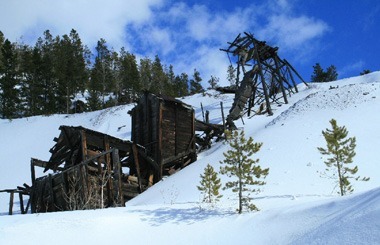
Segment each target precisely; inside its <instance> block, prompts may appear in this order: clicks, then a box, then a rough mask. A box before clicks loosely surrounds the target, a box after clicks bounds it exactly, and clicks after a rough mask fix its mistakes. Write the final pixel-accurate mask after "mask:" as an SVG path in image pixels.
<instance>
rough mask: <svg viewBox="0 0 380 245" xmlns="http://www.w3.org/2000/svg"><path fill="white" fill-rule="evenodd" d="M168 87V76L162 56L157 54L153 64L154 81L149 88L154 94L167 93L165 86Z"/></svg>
mask: <svg viewBox="0 0 380 245" xmlns="http://www.w3.org/2000/svg"><path fill="white" fill-rule="evenodd" d="M167 87H168V77H167V76H166V74H165V72H164V68H163V67H162V64H161V60H160V58H159V57H158V55H156V56H155V58H154V61H153V64H152V83H151V84H150V86H149V90H150V92H152V93H154V94H166V93H165V92H166V91H165V88H167Z"/></svg>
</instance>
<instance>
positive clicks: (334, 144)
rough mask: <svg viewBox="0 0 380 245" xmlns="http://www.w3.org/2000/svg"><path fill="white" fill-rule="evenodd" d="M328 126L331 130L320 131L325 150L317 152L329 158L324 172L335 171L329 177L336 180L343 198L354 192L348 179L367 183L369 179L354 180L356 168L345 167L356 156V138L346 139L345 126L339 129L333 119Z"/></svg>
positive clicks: (320, 148)
mask: <svg viewBox="0 0 380 245" xmlns="http://www.w3.org/2000/svg"><path fill="white" fill-rule="evenodd" d="M330 124H331V126H332V129H326V131H322V134H323V136H324V138H325V140H326V143H327V148H326V149H324V148H322V147H318V150H319V152H320V153H321V154H322V155H328V156H330V157H329V158H327V160H326V161H325V164H326V166H327V168H326V172H329V168H334V169H335V170H334V171H336V174H335V173H333V174H332V176H330V177H332V178H334V179H337V182H338V186H339V192H338V193H339V194H340V195H341V196H344V195H346V194H348V193H351V192H353V190H354V189H353V187H352V185H351V183H350V181H349V179H355V180H361V181H368V180H369V178H366V177H364V178H361V179H360V176H359V177H356V178H355V177H354V175H355V174H356V173H357V172H358V167H357V166H355V167H353V168H349V167H347V166H345V165H346V164H350V163H352V161H353V160H352V159H353V157H354V156H355V155H356V153H355V147H356V138H355V137H350V138H347V135H348V130H347V129H346V127H345V126H342V127H339V126H338V125H337V122H336V120H335V119H331V120H330ZM326 172H325V173H326ZM337 175H338V176H337Z"/></svg>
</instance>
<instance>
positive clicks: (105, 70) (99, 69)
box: [90, 38, 115, 107]
mask: <svg viewBox="0 0 380 245" xmlns="http://www.w3.org/2000/svg"><path fill="white" fill-rule="evenodd" d="M95 49H96V52H97V55H96V57H95V64H94V66H93V68H92V70H91V81H90V83H93V85H94V86H93V87H92V88H93V89H99V90H98V91H96V93H93V94H98V92H99V93H100V96H101V97H102V107H104V106H105V104H106V101H105V97H106V95H107V94H108V93H111V92H113V91H115V77H114V72H113V70H112V64H113V60H112V52H111V51H110V50H109V48H108V47H107V44H106V41H105V40H104V39H103V38H101V39H100V40H99V41H98V43H97V46H96V48H95ZM94 92H95V91H94Z"/></svg>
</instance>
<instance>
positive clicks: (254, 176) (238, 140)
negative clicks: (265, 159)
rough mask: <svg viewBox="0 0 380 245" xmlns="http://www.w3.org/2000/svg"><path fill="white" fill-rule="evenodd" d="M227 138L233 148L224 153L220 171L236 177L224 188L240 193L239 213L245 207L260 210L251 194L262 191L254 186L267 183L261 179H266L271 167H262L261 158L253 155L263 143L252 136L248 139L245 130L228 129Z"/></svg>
mask: <svg viewBox="0 0 380 245" xmlns="http://www.w3.org/2000/svg"><path fill="white" fill-rule="evenodd" d="M226 138H227V141H228V142H229V144H230V147H231V149H230V150H228V151H227V152H225V153H223V155H224V157H225V159H224V160H223V161H220V163H221V164H224V166H223V167H221V169H220V172H221V173H222V174H225V175H227V176H228V177H234V178H235V179H234V180H231V181H229V182H227V183H226V185H225V187H224V189H232V191H233V192H236V193H238V196H239V208H238V212H239V213H242V211H243V207H246V208H248V209H249V210H258V208H257V207H256V206H255V205H254V204H253V203H251V201H252V199H253V198H252V197H251V196H250V195H251V194H252V193H255V192H259V191H260V189H259V188H257V187H256V188H253V186H260V185H265V182H264V181H263V180H261V179H265V177H266V176H267V175H268V173H269V168H266V169H262V168H261V166H260V165H258V163H259V159H253V158H252V157H253V155H254V154H256V153H257V152H258V151H259V150H260V148H261V146H262V143H254V142H253V139H252V137H249V139H248V140H247V139H246V138H245V134H244V131H241V132H240V133H239V132H238V131H233V132H232V133H231V132H229V131H226Z"/></svg>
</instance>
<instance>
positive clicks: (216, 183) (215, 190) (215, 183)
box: [197, 164, 222, 204]
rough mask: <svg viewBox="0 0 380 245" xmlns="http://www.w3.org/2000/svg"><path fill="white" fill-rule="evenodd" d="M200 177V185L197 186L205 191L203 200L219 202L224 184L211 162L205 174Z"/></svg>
mask: <svg viewBox="0 0 380 245" xmlns="http://www.w3.org/2000/svg"><path fill="white" fill-rule="evenodd" d="M200 177H201V181H200V185H199V186H197V188H198V190H199V191H201V193H203V202H206V203H210V204H214V203H216V202H218V201H219V199H220V198H221V197H222V195H220V194H219V190H220V187H221V186H222V184H221V183H220V178H218V174H217V173H216V172H215V170H214V168H213V167H212V166H211V165H210V164H207V166H206V168H205V170H204V174H203V175H202V174H201V175H200Z"/></svg>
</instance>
